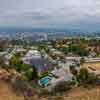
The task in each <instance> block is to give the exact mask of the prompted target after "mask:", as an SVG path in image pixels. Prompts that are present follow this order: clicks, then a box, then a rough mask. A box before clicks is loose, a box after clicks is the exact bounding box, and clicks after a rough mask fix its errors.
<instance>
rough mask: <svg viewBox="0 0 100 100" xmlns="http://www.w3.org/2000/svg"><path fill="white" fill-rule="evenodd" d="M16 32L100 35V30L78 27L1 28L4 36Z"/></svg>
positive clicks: (0, 33) (12, 34)
mask: <svg viewBox="0 0 100 100" xmlns="http://www.w3.org/2000/svg"><path fill="white" fill-rule="evenodd" d="M16 33H19V34H20V33H25V34H27V33H28V34H29V33H31V34H40V33H42V34H43V33H44V34H51V33H52V35H53V34H54V35H55V33H56V35H59V34H57V33H60V35H61V34H62V35H63V34H66V35H68V36H100V32H99V31H95V32H93V31H91V32H90V31H81V30H78V29H51V28H45V29H43V28H35V29H34V28H11V27H10V28H9V27H8V28H0V35H2V36H3V35H4V36H6V35H7V36H8V35H10V36H16ZM28 34H27V35H28Z"/></svg>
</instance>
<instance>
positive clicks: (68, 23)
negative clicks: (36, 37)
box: [0, 0, 100, 30]
mask: <svg viewBox="0 0 100 100" xmlns="http://www.w3.org/2000/svg"><path fill="white" fill-rule="evenodd" d="M0 27H24V28H26V27H29V28H58V29H59V28H61V29H80V30H100V29H99V27H100V0H0Z"/></svg>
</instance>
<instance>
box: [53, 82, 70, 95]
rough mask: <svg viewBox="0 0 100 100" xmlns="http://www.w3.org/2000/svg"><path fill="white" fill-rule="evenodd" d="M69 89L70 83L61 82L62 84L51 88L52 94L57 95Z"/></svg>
mask: <svg viewBox="0 0 100 100" xmlns="http://www.w3.org/2000/svg"><path fill="white" fill-rule="evenodd" d="M70 89H71V83H70V82H65V81H63V82H59V83H57V84H56V86H55V87H53V89H52V92H54V93H57V92H58V93H59V92H65V91H67V90H70Z"/></svg>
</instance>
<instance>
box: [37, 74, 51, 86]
mask: <svg viewBox="0 0 100 100" xmlns="http://www.w3.org/2000/svg"><path fill="white" fill-rule="evenodd" d="M50 80H51V77H49V76H47V77H44V78H42V79H41V80H39V83H40V85H42V86H47V85H48V84H49V81H50Z"/></svg>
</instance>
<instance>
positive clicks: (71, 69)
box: [70, 65, 77, 76]
mask: <svg viewBox="0 0 100 100" xmlns="http://www.w3.org/2000/svg"><path fill="white" fill-rule="evenodd" d="M70 72H71V73H72V74H73V75H75V76H76V75H77V70H76V69H75V66H74V65H71V66H70Z"/></svg>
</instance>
